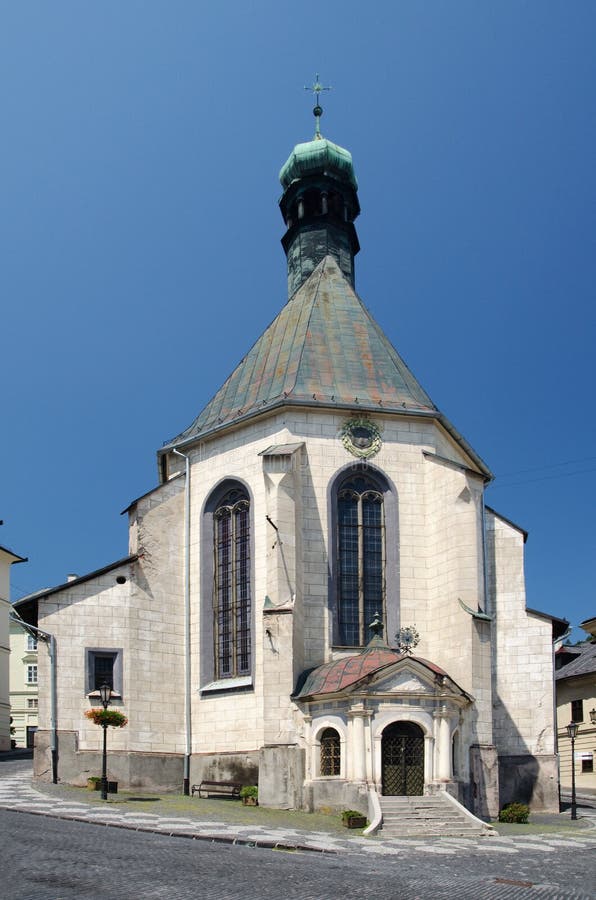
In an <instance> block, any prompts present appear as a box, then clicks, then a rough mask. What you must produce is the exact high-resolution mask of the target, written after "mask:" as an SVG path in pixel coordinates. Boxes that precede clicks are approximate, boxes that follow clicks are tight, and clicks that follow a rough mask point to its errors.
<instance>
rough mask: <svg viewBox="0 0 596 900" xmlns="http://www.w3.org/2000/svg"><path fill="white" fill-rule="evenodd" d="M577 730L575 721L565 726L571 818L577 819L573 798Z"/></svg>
mask: <svg viewBox="0 0 596 900" xmlns="http://www.w3.org/2000/svg"><path fill="white" fill-rule="evenodd" d="M578 731H579V725H578V724H577V722H570V723H569V725H568V726H567V737H568V738H569V739H570V740H571V818H572V819H577V802H576V799H575V738H576V737H577V732H578Z"/></svg>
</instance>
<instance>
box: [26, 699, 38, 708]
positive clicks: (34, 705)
mask: <svg viewBox="0 0 596 900" xmlns="http://www.w3.org/2000/svg"><path fill="white" fill-rule="evenodd" d="M38 702H39V701H38V699H37V697H29V699H28V700H27V709H37V705H38Z"/></svg>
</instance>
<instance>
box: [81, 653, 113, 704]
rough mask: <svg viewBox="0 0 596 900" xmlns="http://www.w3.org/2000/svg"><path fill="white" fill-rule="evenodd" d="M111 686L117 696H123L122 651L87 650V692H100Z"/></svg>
mask: <svg viewBox="0 0 596 900" xmlns="http://www.w3.org/2000/svg"><path fill="white" fill-rule="evenodd" d="M102 684H109V686H110V687H111V688H112V691H113V692H114V693H115V694H119V695H120V696H122V650H120V649H113V648H111V647H110V648H108V647H106V648H103V647H89V648H87V649H86V650H85V692H86V693H87V694H91V693H93V692H94V691H99V689H100V687H101V686H102Z"/></svg>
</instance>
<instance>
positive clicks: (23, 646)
mask: <svg viewBox="0 0 596 900" xmlns="http://www.w3.org/2000/svg"><path fill="white" fill-rule="evenodd" d="M37 698H38V688H37V639H36V638H35V637H33V636H32V635H30V634H27V632H26V631H25V630H24V628H23V627H22V625H19V623H18V622H15V621H13V620H11V622H10V715H11V716H12V740H13V742H14V744H13V745H14V746H16V747H33V735H34V734H35V732H36V731H37V718H38V717H37V705H38V699H37Z"/></svg>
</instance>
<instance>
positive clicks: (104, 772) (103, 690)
mask: <svg viewBox="0 0 596 900" xmlns="http://www.w3.org/2000/svg"><path fill="white" fill-rule="evenodd" d="M99 696H100V698H101V704H102V706H103V708H104V709H107V708H108V706H109V705H110V697H111V696H112V688H111V687H110V685H109V684H102V686H101V687H100V689H99ZM101 727H102V728H103V755H102V759H101V799H102V800H107V799H108V751H107V744H106V735H107V732H108V723H107V722H102V723H101Z"/></svg>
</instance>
